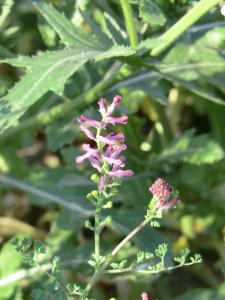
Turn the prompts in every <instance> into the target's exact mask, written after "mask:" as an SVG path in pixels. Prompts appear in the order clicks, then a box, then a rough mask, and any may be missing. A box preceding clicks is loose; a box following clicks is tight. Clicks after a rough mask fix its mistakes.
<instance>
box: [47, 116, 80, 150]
mask: <svg viewBox="0 0 225 300" xmlns="http://www.w3.org/2000/svg"><path fill="white" fill-rule="evenodd" d="M74 120H75V118H74V117H73V118H72V119H71V120H68V117H67V118H65V119H58V120H55V121H54V122H52V123H50V124H49V126H48V127H47V141H48V146H49V148H50V149H52V150H58V149H60V148H61V147H62V146H64V145H65V144H70V143H71V142H72V141H73V140H74V138H75V136H76V133H77V131H78V128H77V127H76V126H75V122H74Z"/></svg>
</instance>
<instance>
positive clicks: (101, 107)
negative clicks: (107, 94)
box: [98, 98, 106, 117]
mask: <svg viewBox="0 0 225 300" xmlns="http://www.w3.org/2000/svg"><path fill="white" fill-rule="evenodd" d="M98 105H99V110H98V111H99V112H100V114H101V115H102V117H105V115H106V100H105V99H104V98H100V99H99V100H98Z"/></svg>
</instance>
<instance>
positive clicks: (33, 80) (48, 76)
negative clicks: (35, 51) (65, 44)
mask: <svg viewBox="0 0 225 300" xmlns="http://www.w3.org/2000/svg"><path fill="white" fill-rule="evenodd" d="M94 55H96V52H95V51H90V52H89V53H85V52H83V53H82V52H80V51H79V50H78V49H76V50H60V51H52V52H48V53H44V54H42V55H38V56H36V57H34V58H33V62H32V68H31V69H29V72H28V73H27V74H26V75H24V76H23V77H22V79H21V80H20V81H19V82H18V83H17V84H16V85H15V86H14V87H13V88H12V89H11V90H10V91H9V93H8V94H7V95H6V96H5V97H4V98H3V99H2V100H1V106H0V116H1V119H0V128H1V129H0V130H1V131H3V130H5V129H6V128H8V127H9V126H11V125H13V124H15V121H16V120H17V119H18V118H19V117H20V116H22V115H23V113H24V112H25V111H26V110H27V109H28V108H29V107H30V106H31V105H32V104H33V103H35V102H36V101H37V100H38V99H39V98H40V97H42V96H43V95H44V94H45V93H46V92H47V91H53V92H55V93H57V94H61V93H62V91H63V88H64V84H65V82H66V80H67V78H69V77H70V76H71V75H72V74H73V73H74V72H75V71H76V70H77V69H78V68H79V67H80V66H82V65H83V64H84V63H85V62H86V61H87V59H88V58H90V57H93V56H94ZM25 60H27V59H26V58H25ZM21 61H22V60H20V62H19V63H21ZM7 62H8V63H10V59H8V60H7ZM23 63H24V61H23ZM12 64H16V61H15V59H13V60H12ZM9 115H10V117H9Z"/></svg>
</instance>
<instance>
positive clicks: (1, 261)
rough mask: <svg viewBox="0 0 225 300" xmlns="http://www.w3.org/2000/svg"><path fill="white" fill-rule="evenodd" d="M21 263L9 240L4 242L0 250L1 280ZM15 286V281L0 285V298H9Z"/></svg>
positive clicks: (19, 256)
mask: <svg viewBox="0 0 225 300" xmlns="http://www.w3.org/2000/svg"><path fill="white" fill-rule="evenodd" d="M21 263H22V257H21V255H20V254H19V253H17V252H16V250H15V249H14V247H13V245H12V244H11V241H9V242H7V243H5V245H4V246H3V247H2V249H1V252H0V274H1V279H2V281H4V278H5V277H7V276H8V275H10V274H12V273H14V271H16V270H18V268H19V267H20V265H21ZM16 287H17V283H16V282H12V283H9V284H8V285H7V286H2V287H0V299H2V300H4V299H10V296H12V294H13V293H14V291H15V288H16Z"/></svg>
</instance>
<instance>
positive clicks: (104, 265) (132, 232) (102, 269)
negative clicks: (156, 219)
mask: <svg viewBox="0 0 225 300" xmlns="http://www.w3.org/2000/svg"><path fill="white" fill-rule="evenodd" d="M152 218H153V216H152V217H151V218H148V219H145V220H144V221H143V222H141V223H140V224H139V225H138V226H137V227H135V228H134V229H133V230H132V231H131V232H130V233H129V234H128V235H127V236H126V237H125V238H124V239H123V240H122V241H121V242H120V243H119V244H118V245H117V246H116V247H115V248H114V249H113V251H112V252H111V254H110V256H109V257H108V258H107V259H106V261H105V262H104V264H103V265H102V266H101V267H100V268H99V269H98V270H95V273H94V275H93V276H92V278H91V280H90V282H89V284H88V285H87V287H86V289H85V292H86V296H88V294H89V292H90V290H91V289H92V287H93V286H94V284H95V283H96V281H97V280H98V278H99V277H100V275H101V274H102V272H103V271H104V270H105V269H106V268H107V267H108V265H109V264H110V263H111V261H112V260H113V258H114V257H115V255H116V254H117V253H118V252H119V251H120V250H121V249H122V248H123V247H124V246H125V245H126V244H127V242H129V241H130V240H131V239H132V238H133V237H134V236H135V235H136V234H137V233H138V232H139V231H140V230H141V229H142V228H143V227H145V225H147V224H148V223H149V222H150V221H151V220H152Z"/></svg>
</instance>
